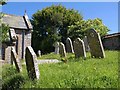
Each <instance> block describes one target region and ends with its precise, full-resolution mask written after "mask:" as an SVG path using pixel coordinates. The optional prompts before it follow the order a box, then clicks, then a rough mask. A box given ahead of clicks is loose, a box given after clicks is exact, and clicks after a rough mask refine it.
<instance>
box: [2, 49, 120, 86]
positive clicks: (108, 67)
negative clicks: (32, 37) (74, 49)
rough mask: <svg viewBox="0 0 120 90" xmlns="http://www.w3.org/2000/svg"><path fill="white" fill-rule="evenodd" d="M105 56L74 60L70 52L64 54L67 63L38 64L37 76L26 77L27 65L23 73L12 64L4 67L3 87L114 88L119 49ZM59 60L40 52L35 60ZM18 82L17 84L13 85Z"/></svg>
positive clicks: (57, 57)
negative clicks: (30, 78)
mask: <svg viewBox="0 0 120 90" xmlns="http://www.w3.org/2000/svg"><path fill="white" fill-rule="evenodd" d="M105 54H106V58H105V59H95V58H90V53H87V59H86V60H83V59H82V58H81V59H75V58H74V55H73V54H67V58H68V62H67V63H57V64H40V65H39V70H40V79H39V80H35V81H31V80H29V78H28V76H27V72H26V66H25V65H23V71H22V73H17V72H16V70H15V67H13V66H10V65H7V66H6V65H5V66H4V67H3V73H2V77H3V87H4V88H10V87H11V88H117V87H118V51H105ZM52 57H53V58H54V59H59V60H60V57H59V55H57V56H56V55H54V54H53V53H51V54H48V55H43V56H42V57H40V58H38V59H48V58H50V59H51V58H52ZM15 83H17V85H16V84H15Z"/></svg>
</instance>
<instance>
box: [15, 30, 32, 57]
mask: <svg viewBox="0 0 120 90" xmlns="http://www.w3.org/2000/svg"><path fill="white" fill-rule="evenodd" d="M16 34H17V36H18V56H19V59H25V48H26V47H27V46H31V31H28V30H16Z"/></svg>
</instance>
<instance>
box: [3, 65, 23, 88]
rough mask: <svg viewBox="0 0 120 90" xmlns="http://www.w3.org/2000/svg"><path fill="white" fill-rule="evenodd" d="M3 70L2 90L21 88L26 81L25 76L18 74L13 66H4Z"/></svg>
mask: <svg viewBox="0 0 120 90" xmlns="http://www.w3.org/2000/svg"><path fill="white" fill-rule="evenodd" d="M2 68H3V70H2V90H13V89H18V88H20V85H22V84H23V83H24V81H25V78H24V77H23V75H22V74H20V73H18V72H17V71H16V69H15V67H13V66H12V65H4V66H3V67H2Z"/></svg>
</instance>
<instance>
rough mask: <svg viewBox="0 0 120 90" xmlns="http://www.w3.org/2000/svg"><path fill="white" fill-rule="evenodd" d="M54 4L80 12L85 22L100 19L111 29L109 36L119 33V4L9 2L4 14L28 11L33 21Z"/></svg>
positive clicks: (19, 13)
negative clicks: (35, 15)
mask: <svg viewBox="0 0 120 90" xmlns="http://www.w3.org/2000/svg"><path fill="white" fill-rule="evenodd" d="M53 4H54V5H59V4H61V5H63V6H65V7H66V8H68V9H74V10H78V11H79V13H80V14H82V15H83V19H84V20H87V19H95V18H100V19H102V21H103V23H104V25H106V26H107V27H108V28H109V29H110V32H109V34H112V33H117V32H118V2H8V3H7V4H6V5H4V6H2V12H4V13H7V14H14V15H20V16H23V15H24V12H25V10H26V11H27V15H28V16H29V18H30V19H31V18H32V15H33V14H34V13H36V12H37V11H38V10H42V9H43V8H46V7H48V6H51V5H53Z"/></svg>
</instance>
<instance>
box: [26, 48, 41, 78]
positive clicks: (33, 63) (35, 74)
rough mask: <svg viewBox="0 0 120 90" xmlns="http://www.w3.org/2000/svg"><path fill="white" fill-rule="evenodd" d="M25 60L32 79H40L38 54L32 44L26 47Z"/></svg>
mask: <svg viewBox="0 0 120 90" xmlns="http://www.w3.org/2000/svg"><path fill="white" fill-rule="evenodd" d="M25 61H26V67H27V72H28V76H29V78H31V79H32V80H34V79H39V78H40V72H39V68H38V63H37V56H36V54H35V52H34V50H33V49H32V47H31V46H28V47H26V54H25Z"/></svg>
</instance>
